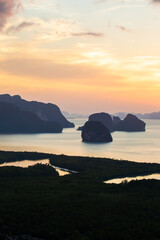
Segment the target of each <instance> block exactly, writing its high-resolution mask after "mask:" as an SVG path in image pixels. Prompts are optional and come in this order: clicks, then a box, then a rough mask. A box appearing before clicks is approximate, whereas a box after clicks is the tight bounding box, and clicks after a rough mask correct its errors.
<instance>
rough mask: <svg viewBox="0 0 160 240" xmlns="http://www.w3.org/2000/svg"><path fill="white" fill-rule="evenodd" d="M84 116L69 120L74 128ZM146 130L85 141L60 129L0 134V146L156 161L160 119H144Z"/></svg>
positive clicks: (159, 153)
mask: <svg viewBox="0 0 160 240" xmlns="http://www.w3.org/2000/svg"><path fill="white" fill-rule="evenodd" d="M86 120H87V119H74V120H71V121H73V122H74V123H75V125H76V128H77V127H78V126H81V125H83V123H84V122H85V121H86ZM145 122H146V123H147V129H146V132H134V133H127V132H114V133H113V134H112V136H113V142H111V143H105V144H87V143H83V142H82V141H81V132H80V131H77V130H76V128H75V129H64V130H63V133H62V134H13V135H0V149H1V150H14V151H24V150H25V151H39V152H46V153H55V154H62V153H63V154H68V155H81V156H99V157H113V158H116V159H126V160H133V161H139V162H157V163H160V120H145Z"/></svg>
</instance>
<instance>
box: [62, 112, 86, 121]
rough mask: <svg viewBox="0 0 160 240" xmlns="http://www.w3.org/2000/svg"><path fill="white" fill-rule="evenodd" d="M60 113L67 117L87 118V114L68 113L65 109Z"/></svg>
mask: <svg viewBox="0 0 160 240" xmlns="http://www.w3.org/2000/svg"><path fill="white" fill-rule="evenodd" d="M62 113H63V115H64V116H65V117H66V118H67V119H72V118H73V119H74V118H88V117H89V115H83V114H78V113H69V112H66V111H62Z"/></svg>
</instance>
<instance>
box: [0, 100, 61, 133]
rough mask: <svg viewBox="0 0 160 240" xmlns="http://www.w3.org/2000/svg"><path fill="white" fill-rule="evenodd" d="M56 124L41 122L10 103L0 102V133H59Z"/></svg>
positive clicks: (33, 115) (57, 124)
mask: <svg viewBox="0 0 160 240" xmlns="http://www.w3.org/2000/svg"><path fill="white" fill-rule="evenodd" d="M60 132H62V126H61V125H60V124H59V123H57V122H49V121H43V120H41V119H40V118H39V117H38V116H37V115H36V114H34V113H31V112H27V111H22V110H21V109H19V108H18V107H17V106H15V105H14V104H12V103H7V102H0V133H60Z"/></svg>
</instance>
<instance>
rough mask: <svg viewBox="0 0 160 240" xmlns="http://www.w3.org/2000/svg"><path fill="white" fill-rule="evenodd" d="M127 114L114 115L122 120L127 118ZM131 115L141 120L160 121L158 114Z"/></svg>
mask: <svg viewBox="0 0 160 240" xmlns="http://www.w3.org/2000/svg"><path fill="white" fill-rule="evenodd" d="M127 114H128V113H126V112H118V113H115V114H114V115H115V116H118V117H120V118H122V119H123V118H125V117H126V116H127ZM133 114H134V115H135V116H137V117H138V118H141V119H160V112H152V113H144V114H141V113H133Z"/></svg>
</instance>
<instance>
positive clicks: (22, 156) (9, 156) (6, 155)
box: [0, 151, 52, 164]
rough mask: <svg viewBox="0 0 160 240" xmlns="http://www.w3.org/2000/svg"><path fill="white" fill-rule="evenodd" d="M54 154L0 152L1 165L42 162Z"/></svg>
mask: <svg viewBox="0 0 160 240" xmlns="http://www.w3.org/2000/svg"><path fill="white" fill-rule="evenodd" d="M51 156H52V154H46V153H37V152H11V151H8V152H5V151H0V164H2V163H4V162H16V161H22V160H40V159H46V158H50V157H51Z"/></svg>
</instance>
